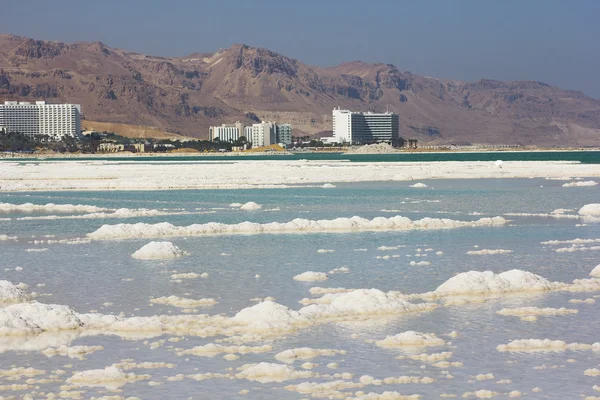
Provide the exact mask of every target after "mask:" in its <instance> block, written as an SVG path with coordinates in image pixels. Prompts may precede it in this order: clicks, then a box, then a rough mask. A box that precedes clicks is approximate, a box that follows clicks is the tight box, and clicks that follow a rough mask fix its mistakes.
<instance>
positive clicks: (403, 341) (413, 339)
mask: <svg viewBox="0 0 600 400" xmlns="http://www.w3.org/2000/svg"><path fill="white" fill-rule="evenodd" d="M375 344H376V345H377V346H379V347H406V346H416V347H430V346H443V345H444V344H446V342H444V340H443V339H440V338H438V337H437V336H436V335H435V334H434V333H421V332H415V331H406V332H402V333H399V334H397V335H395V336H387V337H386V338H385V339H383V340H378V341H377V342H375Z"/></svg>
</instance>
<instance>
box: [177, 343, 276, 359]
mask: <svg viewBox="0 0 600 400" xmlns="http://www.w3.org/2000/svg"><path fill="white" fill-rule="evenodd" d="M272 349H273V348H272V347H271V346H269V345H264V346H223V345H220V344H215V343H209V344H206V345H204V346H196V347H194V348H191V349H188V350H179V351H178V352H177V355H178V356H185V355H190V354H191V355H195V356H202V357H214V356H216V355H218V354H222V353H226V354H259V353H266V352H269V351H271V350H272Z"/></svg>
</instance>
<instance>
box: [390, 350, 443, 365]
mask: <svg viewBox="0 0 600 400" xmlns="http://www.w3.org/2000/svg"><path fill="white" fill-rule="evenodd" d="M451 357H452V352H451V351H443V352H441V353H431V354H427V353H421V354H411V355H406V356H398V357H396V358H397V359H399V360H405V359H410V360H415V361H422V362H426V363H435V362H438V361H444V360H448V359H449V358H451Z"/></svg>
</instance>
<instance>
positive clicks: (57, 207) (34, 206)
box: [0, 203, 111, 213]
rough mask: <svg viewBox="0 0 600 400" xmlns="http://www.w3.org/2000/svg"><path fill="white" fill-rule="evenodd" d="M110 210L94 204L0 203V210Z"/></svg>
mask: <svg viewBox="0 0 600 400" xmlns="http://www.w3.org/2000/svg"><path fill="white" fill-rule="evenodd" d="M103 211H111V210H110V209H109V208H102V207H96V206H88V205H83V204H77V205H75V204H54V203H48V204H32V203H24V204H11V203H0V212H64V213H68V212H86V213H93V212H103Z"/></svg>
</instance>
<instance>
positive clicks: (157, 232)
mask: <svg viewBox="0 0 600 400" xmlns="http://www.w3.org/2000/svg"><path fill="white" fill-rule="evenodd" d="M507 222H508V221H507V220H506V219H504V218H502V217H493V218H481V219H479V220H476V221H456V220H452V219H447V218H423V219H420V220H415V221H412V220H410V219H409V218H406V217H401V216H395V217H390V218H385V217H376V218H373V219H372V220H369V219H366V218H361V217H356V216H355V217H352V218H336V219H332V220H307V219H301V218H296V219H294V220H292V221H290V222H284V223H281V222H270V223H265V224H260V223H255V222H248V221H246V222H241V223H239V224H222V223H217V222H209V223H207V224H194V225H189V226H175V225H172V224H170V223H168V222H162V223H158V224H144V223H137V224H117V225H102V226H101V227H100V228H99V229H98V230H96V231H94V232H91V233H88V234H87V237H88V238H90V239H92V240H116V239H132V238H155V237H185V236H204V235H232V234H246V235H249V234H266V233H306V232H357V231H394V230H414V229H450V228H460V227H478V226H500V225H505V224H506V223H507Z"/></svg>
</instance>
